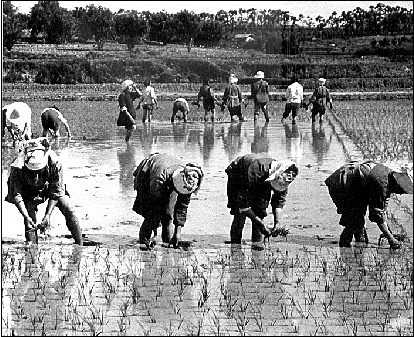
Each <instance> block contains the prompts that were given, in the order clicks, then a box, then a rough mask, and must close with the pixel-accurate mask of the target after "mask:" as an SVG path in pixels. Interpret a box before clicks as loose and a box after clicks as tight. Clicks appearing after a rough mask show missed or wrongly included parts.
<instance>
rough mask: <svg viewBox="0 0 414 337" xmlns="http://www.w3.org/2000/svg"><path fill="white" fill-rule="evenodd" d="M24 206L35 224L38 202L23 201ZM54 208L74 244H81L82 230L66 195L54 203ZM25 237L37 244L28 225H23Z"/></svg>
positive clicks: (35, 237)
mask: <svg viewBox="0 0 414 337" xmlns="http://www.w3.org/2000/svg"><path fill="white" fill-rule="evenodd" d="M24 204H25V206H26V209H27V212H28V213H29V216H30V218H31V219H32V220H33V222H34V223H36V214H37V206H38V204H39V203H38V202H36V201H35V200H30V201H27V200H25V201H24ZM56 207H57V208H58V209H59V211H60V212H61V213H62V214H63V216H64V217H65V221H66V227H67V228H68V230H69V231H70V233H71V234H72V237H73V239H74V240H75V243H76V244H78V245H82V244H83V239H82V230H81V228H80V225H79V220H78V217H77V216H76V214H75V210H74V208H73V206H72V204H71V202H70V198H69V196H68V195H64V196H63V197H60V198H59V199H58V201H57V203H56ZM25 237H26V240H27V241H30V242H33V243H36V244H37V243H38V237H37V232H36V231H32V232H30V231H29V228H28V225H27V224H26V223H25Z"/></svg>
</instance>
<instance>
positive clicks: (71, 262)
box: [2, 102, 413, 335]
mask: <svg viewBox="0 0 414 337" xmlns="http://www.w3.org/2000/svg"><path fill="white" fill-rule="evenodd" d="M87 104H88V105H89V104H90V103H87ZM97 104H98V102H97ZM99 104H100V103H99ZM168 104H170V103H168ZM88 109H94V108H93V106H92V105H91V107H87V108H86V109H85V110H86V111H87V110H88ZM276 111H279V110H276V109H274V113H273V115H272V119H271V121H270V123H268V124H267V123H264V118H263V116H261V119H260V121H259V123H257V124H256V125H255V124H253V122H252V121H251V120H248V121H247V122H244V123H238V122H233V123H230V122H223V121H219V122H216V123H201V122H199V121H192V122H190V123H188V124H183V123H176V124H174V125H172V124H170V123H167V122H161V121H155V122H153V123H150V124H149V123H147V124H141V123H139V124H138V125H137V130H136V131H135V133H134V135H133V136H132V139H131V141H130V142H129V143H128V144H127V143H125V141H124V136H125V130H124V129H122V128H118V129H117V128H116V126H115V124H114V122H113V121H114V117H113V116H112V117H111V118H109V117H107V116H106V115H103V116H102V119H105V120H106V119H108V123H106V124H105V125H106V127H105V128H102V129H101V128H98V129H96V127H94V125H93V124H91V123H87V124H88V125H87V128H89V130H90V132H85V133H82V134H81V133H79V130H80V129H81V128H85V118H87V115H88V114H87V113H85V115H84V117H83V118H80V122H78V123H79V125H75V126H74V127H72V130H73V134H74V137H73V139H71V140H70V141H69V140H68V139H66V138H64V137H62V138H61V139H60V141H59V142H55V143H54V144H53V146H52V148H53V149H55V151H56V152H57V153H58V154H59V155H60V158H61V160H62V163H63V165H64V169H65V172H64V178H65V181H66V184H67V187H68V190H69V192H70V194H71V199H72V202H73V203H74V204H75V207H76V212H77V215H78V217H79V219H80V221H81V226H82V229H83V233H84V235H85V242H86V245H85V247H83V248H76V247H73V246H72V244H71V243H72V239H71V238H70V237H68V234H69V232H68V231H67V229H66V226H65V225H64V218H63V216H62V215H61V214H59V211H58V210H55V212H54V213H53V215H52V226H53V227H52V229H51V231H50V232H49V234H50V236H49V237H46V238H44V239H43V240H42V241H41V242H40V243H39V245H38V247H31V248H27V247H26V246H25V244H24V242H23V240H24V235H23V234H24V233H23V223H22V219H21V216H20V214H19V213H18V211H17V209H16V208H15V206H14V205H11V204H8V203H6V202H4V201H2V243H3V244H2V261H3V263H4V265H5V266H4V267H3V270H2V272H3V282H2V284H3V292H2V309H3V310H2V334H3V335H6V334H11V333H12V332H13V333H15V334H17V335H28V334H29V335H41V334H42V333H45V334H46V335H98V334H100V335H119V334H120V335H134V334H140V335H183V334H184V335H235V334H237V335H267V334H268V335H275V334H276V335H286V334H292V335H303V334H305V335H342V334H350V335H361V334H362V335H412V332H413V315H412V307H413V306H412V305H413V303H412V298H413V297H412V281H413V279H412V275H413V269H412V213H411V216H410V215H409V214H408V213H407V212H404V211H403V210H401V207H400V205H399V204H398V202H395V201H392V202H391V209H392V210H394V213H393V214H395V216H394V220H393V222H392V225H393V226H394V227H393V229H394V231H395V232H405V233H408V234H409V235H408V238H407V241H406V243H405V244H404V247H403V249H402V250H401V251H398V252H391V251H390V250H389V249H388V248H387V244H386V243H385V242H384V243H383V245H382V246H378V242H377V239H378V236H379V234H380V231H379V229H378V228H377V227H376V225H375V224H373V223H370V222H368V223H367V229H368V236H369V237H370V239H371V243H370V244H369V246H368V247H366V248H364V249H362V248H361V247H354V248H352V249H351V248H350V249H343V250H340V249H339V247H338V238H339V234H340V232H341V229H342V228H341V227H340V226H339V225H338V220H339V216H338V215H337V214H336V211H335V207H334V205H333V203H332V202H331V200H330V198H329V195H328V193H327V188H326V186H325V185H324V183H323V181H324V179H325V178H326V177H327V176H328V175H329V174H330V173H331V172H333V171H334V170H335V169H336V168H337V167H339V166H340V165H341V164H342V163H343V162H344V161H345V160H347V159H349V158H350V157H351V158H354V159H358V157H359V156H360V154H359V152H358V151H357V150H356V149H355V147H354V146H353V144H352V143H351V142H349V140H348V139H347V137H345V136H344V135H343V134H342V133H341V131H340V128H339V127H338V125H336V124H335V122H334V121H333V119H327V120H326V121H325V122H324V123H323V124H319V123H316V124H312V123H311V122H310V119H309V116H307V115H304V116H303V117H302V118H301V119H300V120H299V122H298V123H297V124H296V125H295V126H293V125H292V124H291V122H290V121H287V123H286V124H285V125H283V124H281V123H280V117H281V116H279V113H278V112H276ZM280 115H281V113H280ZM66 117H67V118H68V120H69V123H71V122H70V114H69V115H68V114H67V115H66ZM100 123H101V121H100V122H97V125H101V124H100ZM77 126H79V127H77ZM36 127H37V130H39V127H38V126H36V125H35V127H34V130H35V131H36ZM153 152H172V153H175V154H176V155H177V156H179V157H181V158H184V159H185V160H193V161H196V162H198V163H200V164H201V165H202V167H203V169H204V172H205V180H204V185H203V186H202V189H201V190H200V192H199V193H198V195H197V196H194V197H193V198H192V201H191V203H190V206H189V211H188V220H187V223H186V224H185V227H184V228H183V240H184V241H185V247H183V248H182V249H180V250H174V249H168V248H166V247H162V246H158V247H156V248H155V250H154V251H145V250H143V249H142V248H144V247H140V245H139V244H138V243H137V239H138V232H139V227H140V224H141V223H142V220H143V219H142V218H141V217H140V216H138V215H137V214H136V213H134V212H133V211H132V204H133V202H134V198H135V195H136V192H135V191H134V190H133V186H132V183H133V178H132V172H133V171H134V169H135V168H136V166H137V165H138V164H139V162H140V161H141V160H142V159H143V158H144V157H145V156H147V155H148V154H150V153H153ZM249 152H268V153H269V154H270V155H272V156H274V158H276V159H284V158H289V159H292V160H293V161H295V162H296V163H297V164H298V166H299V175H298V177H297V179H296V180H295V181H294V182H293V183H292V185H291V186H290V187H289V194H288V201H287V204H286V206H285V208H284V211H283V223H284V224H285V225H287V226H289V227H290V230H291V233H290V234H289V235H288V236H287V238H286V239H285V238H276V239H274V238H273V239H271V240H270V242H269V243H268V244H267V246H266V248H265V250H264V251H261V252H257V251H254V250H252V249H251V244H250V235H251V225H250V223H249V222H248V223H246V226H245V230H244V234H243V239H244V243H243V244H242V245H241V246H236V247H234V246H230V245H229V244H227V241H228V240H229V232H230V223H231V220H232V218H231V216H230V214H229V211H228V209H227V208H226V201H227V200H226V174H225V172H224V170H225V168H226V166H227V165H228V164H229V162H230V161H231V160H233V159H234V158H236V157H237V156H238V155H240V154H245V153H249ZM13 155H14V150H13V148H12V147H11V143H10V141H9V140H6V141H5V142H4V143H3V146H2V200H4V196H5V194H6V190H7V186H6V179H7V176H8V173H9V171H8V165H9V164H10V161H11V159H12V158H13ZM404 202H405V203H408V204H410V203H411V209H412V196H411V198H406V199H405V200H404ZM44 207H45V205H41V206H40V208H39V212H40V214H41V215H42V214H43V212H44V209H45V208H44ZM269 213H270V209H269ZM271 218H272V217H271V215H269V216H268V217H267V218H266V220H267V222H269V223H270V222H271V221H272V220H271ZM410 228H411V230H410Z"/></svg>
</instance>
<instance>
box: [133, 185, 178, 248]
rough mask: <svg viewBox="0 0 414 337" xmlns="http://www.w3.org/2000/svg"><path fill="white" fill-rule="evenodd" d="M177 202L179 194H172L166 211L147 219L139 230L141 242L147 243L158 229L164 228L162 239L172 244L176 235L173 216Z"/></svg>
mask: <svg viewBox="0 0 414 337" xmlns="http://www.w3.org/2000/svg"><path fill="white" fill-rule="evenodd" d="M176 202H177V193H176V192H172V193H171V194H170V197H169V200H168V204H167V205H165V209H164V210H163V211H162V212H159V213H157V214H153V215H149V216H147V217H145V219H144V222H143V223H142V225H141V228H140V230H139V242H140V243H146V242H147V241H148V240H149V239H151V237H152V233H153V232H156V231H157V229H158V227H160V226H161V227H162V230H161V239H162V241H163V242H165V243H170V241H171V239H172V237H173V235H174V224H173V220H172V219H173V215H174V208H175V204H176Z"/></svg>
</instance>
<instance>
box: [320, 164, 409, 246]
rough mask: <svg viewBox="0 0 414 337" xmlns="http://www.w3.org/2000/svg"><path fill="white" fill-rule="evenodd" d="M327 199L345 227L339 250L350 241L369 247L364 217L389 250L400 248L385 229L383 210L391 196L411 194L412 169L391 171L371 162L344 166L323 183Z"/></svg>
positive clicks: (387, 228)
mask: <svg viewBox="0 0 414 337" xmlns="http://www.w3.org/2000/svg"><path fill="white" fill-rule="evenodd" d="M325 184H326V185H327V186H328V190H329V195H330V196H331V199H332V201H333V202H334V204H335V206H336V207H337V210H336V211H337V213H338V214H341V218H340V220H339V224H340V225H341V226H343V227H344V229H343V231H342V233H341V235H340V238H339V246H340V247H350V245H351V241H352V239H353V238H355V241H356V242H365V243H368V236H367V234H366V229H365V213H366V211H367V207H368V208H369V220H370V221H372V222H376V223H377V225H378V227H379V229H380V230H381V232H382V233H383V236H385V238H387V239H388V242H389V244H390V246H391V248H392V249H399V248H400V247H401V244H400V243H399V241H398V240H397V239H396V238H395V237H394V236H393V235H392V233H391V230H390V229H389V227H388V225H387V215H386V209H387V205H388V201H389V198H390V196H391V194H392V193H396V194H413V167H412V163H411V164H410V165H407V166H404V167H401V168H390V167H388V166H386V165H385V164H384V165H383V164H379V163H375V162H373V161H364V162H357V161H351V162H349V163H346V164H345V165H343V166H341V167H340V168H339V169H337V170H336V171H335V172H334V173H332V174H331V175H330V176H329V177H328V178H326V180H325Z"/></svg>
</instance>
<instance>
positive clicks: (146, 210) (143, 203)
mask: <svg viewBox="0 0 414 337" xmlns="http://www.w3.org/2000/svg"><path fill="white" fill-rule="evenodd" d="M133 175H134V190H136V191H137V196H136V198H135V202H134V205H133V208H132V209H133V210H134V211H135V212H136V213H137V214H139V215H142V216H143V217H144V222H143V223H142V225H141V228H140V231H139V241H140V243H141V244H146V245H147V246H149V247H152V246H154V245H156V244H157V241H158V233H157V230H158V227H160V226H161V227H162V232H161V239H162V241H163V242H164V243H167V244H172V245H173V247H174V248H177V247H178V243H179V241H180V238H181V228H182V227H183V226H184V224H185V222H186V220H187V208H188V206H189V204H190V198H191V195H192V194H193V193H194V194H197V192H198V190H199V189H200V186H201V183H202V180H203V177H204V173H203V171H202V169H201V167H200V166H198V165H197V164H194V163H187V164H185V163H183V162H182V161H181V160H179V159H178V158H176V157H175V156H173V155H170V154H166V153H155V154H151V155H150V156H149V157H148V158H145V159H144V160H142V161H141V163H140V164H139V165H138V167H137V169H136V170H135V172H134V174H133Z"/></svg>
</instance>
